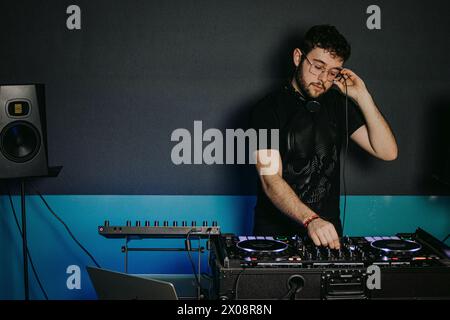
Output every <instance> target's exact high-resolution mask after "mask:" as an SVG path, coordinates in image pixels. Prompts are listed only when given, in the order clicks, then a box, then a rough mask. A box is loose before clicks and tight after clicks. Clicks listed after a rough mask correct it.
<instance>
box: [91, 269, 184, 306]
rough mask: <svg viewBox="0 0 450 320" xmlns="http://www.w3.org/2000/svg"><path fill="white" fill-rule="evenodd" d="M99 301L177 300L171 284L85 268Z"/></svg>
mask: <svg viewBox="0 0 450 320" xmlns="http://www.w3.org/2000/svg"><path fill="white" fill-rule="evenodd" d="M86 270H87V272H88V274H89V277H90V278H91V281H92V284H93V285H94V289H95V291H96V293H97V297H98V299H100V300H178V296H177V293H176V291H175V287H174V285H173V284H172V283H170V282H166V281H161V280H155V279H149V278H141V277H139V276H135V275H129V274H126V273H120V272H115V271H111V270H106V269H99V268H95V267H86Z"/></svg>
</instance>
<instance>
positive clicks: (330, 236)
mask: <svg viewBox="0 0 450 320" xmlns="http://www.w3.org/2000/svg"><path fill="white" fill-rule="evenodd" d="M308 235H309V237H310V238H311V240H312V241H313V242H314V244H315V245H316V246H324V247H328V246H329V247H330V248H331V249H339V248H340V247H341V244H340V242H339V236H338V234H337V232H336V229H335V228H334V225H333V224H332V223H330V222H328V221H325V220H323V219H321V218H318V219H314V220H313V221H311V222H310V223H309V224H308Z"/></svg>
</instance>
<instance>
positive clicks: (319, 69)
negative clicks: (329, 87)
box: [304, 55, 341, 81]
mask: <svg viewBox="0 0 450 320" xmlns="http://www.w3.org/2000/svg"><path fill="white" fill-rule="evenodd" d="M304 57H305V58H306V60H307V61H308V63H309V64H310V66H309V72H311V73H312V74H313V75H315V76H318V75H321V74H322V73H323V72H326V73H327V80H328V81H333V80H335V79H338V78H340V76H341V70H340V69H336V68H333V69H330V70H327V69H326V68H325V67H324V66H322V65H320V64H318V63H312V62H311V61H309V59H308V57H307V56H306V55H304Z"/></svg>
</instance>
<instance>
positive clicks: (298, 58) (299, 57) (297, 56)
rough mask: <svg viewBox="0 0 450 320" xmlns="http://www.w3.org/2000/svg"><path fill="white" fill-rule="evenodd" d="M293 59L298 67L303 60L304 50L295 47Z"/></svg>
mask: <svg viewBox="0 0 450 320" xmlns="http://www.w3.org/2000/svg"><path fill="white" fill-rule="evenodd" d="M292 59H293V61H294V64H295V66H296V67H298V66H299V65H300V62H301V61H302V51H301V50H300V49H299V48H295V49H294V52H293V53H292Z"/></svg>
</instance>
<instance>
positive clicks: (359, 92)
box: [333, 69, 369, 101]
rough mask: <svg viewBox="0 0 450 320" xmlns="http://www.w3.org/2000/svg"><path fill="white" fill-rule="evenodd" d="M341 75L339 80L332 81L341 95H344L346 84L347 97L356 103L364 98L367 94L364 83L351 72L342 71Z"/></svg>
mask: <svg viewBox="0 0 450 320" xmlns="http://www.w3.org/2000/svg"><path fill="white" fill-rule="evenodd" d="M341 75H342V76H341V77H340V78H339V80H334V81H333V83H334V84H335V85H336V86H337V87H338V88H339V90H340V91H341V92H342V93H343V94H345V83H347V94H348V96H349V97H350V98H352V99H354V100H356V101H358V100H360V99H362V98H364V97H366V96H367V95H368V94H369V92H368V91H367V88H366V85H365V83H364V81H363V80H362V79H361V78H360V77H358V75H357V74H356V73H354V72H353V71H352V70H350V69H342V71H341Z"/></svg>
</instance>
